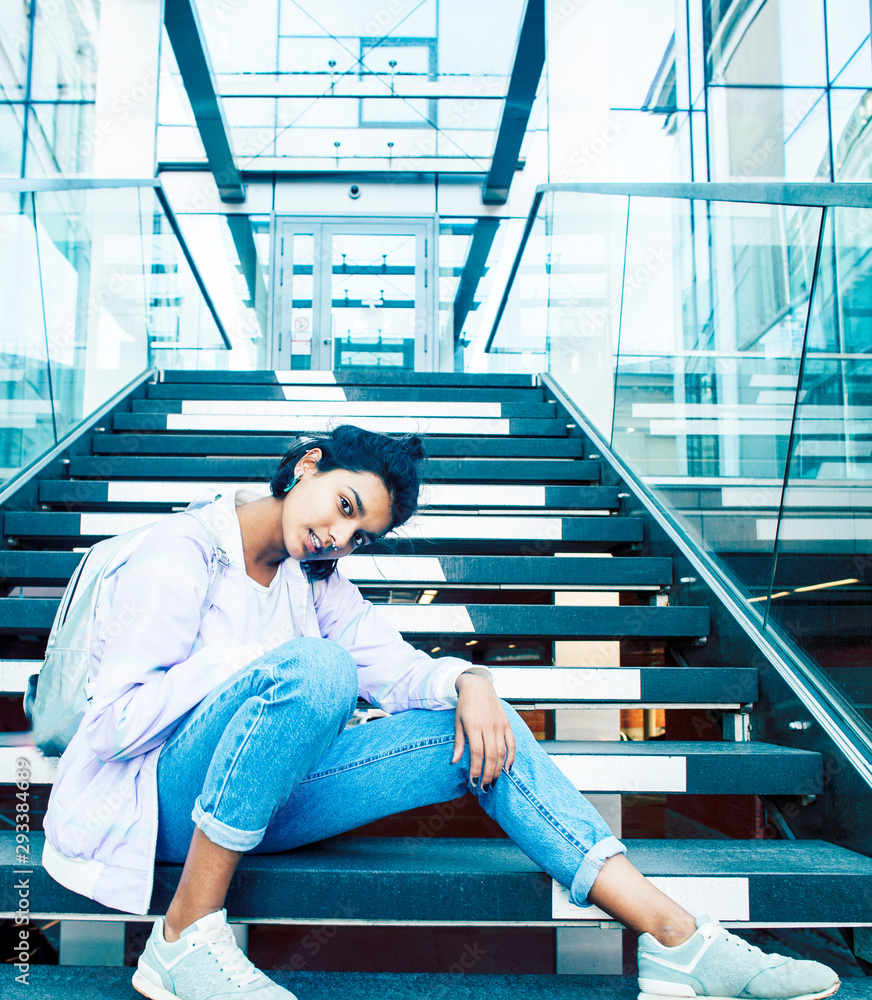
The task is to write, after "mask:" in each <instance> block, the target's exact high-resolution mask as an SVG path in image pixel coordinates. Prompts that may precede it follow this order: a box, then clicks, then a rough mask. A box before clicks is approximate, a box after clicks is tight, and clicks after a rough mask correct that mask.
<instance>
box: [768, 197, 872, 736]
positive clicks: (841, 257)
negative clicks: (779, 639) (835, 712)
mask: <svg viewBox="0 0 872 1000" xmlns="http://www.w3.org/2000/svg"><path fill="white" fill-rule="evenodd" d="M870 238H872V210H869V209H847V208H838V209H835V210H833V209H831V210H829V211H828V212H827V225H826V229H825V233H824V241H823V246H822V252H821V266H820V271H819V274H818V280H817V285H816V288H815V296H814V306H813V313H812V317H811V321H810V324H809V342H810V344H811V343H812V342H814V343H815V344H818V345H828V346H827V347H826V349H827V350H829V351H831V352H837V353H838V354H839V355H840V357H825V358H821V357H818V356H815V354H813V353H812V354H809V356H808V358H807V360H806V363H805V367H804V369H803V375H802V384H801V386H800V395H799V402H798V407H797V416H796V425H795V430H794V446H793V453H792V455H791V463H790V476H789V480H788V488H787V490H786V492H785V496H784V507H783V512H782V516H781V520H780V522H779V523H778V526H777V527H778V562H777V567H776V574H775V580H774V587H773V593H772V600H771V610H770V615H771V619H772V621H773V622H775V623H776V624H777V625H778V626H780V627H781V628H782V629H784V630H785V631H786V632H787V633H788V634H789V635H790V636H791V637H792V638H793V639H794V640H795V641H797V642H798V643H799V644H800V645H801V646H803V647H804V648H805V649H806V650H808V652H809V653H810V654H811V655H812V656H813V657H814V658H815V659H816V660H817V662H818V663H820V664H821V665H822V666H823V667H824V669H825V670H826V671H827V673H828V674H829V675H830V676H831V677H832V678H833V679H834V680H835V681H836V683H837V684H839V685H840V686H841V687H842V689H843V690H844V691H845V692H846V693H847V694H848V695H849V696H850V697H851V698H852V699H854V700H855V702H856V703H857V704H858V707H860V708H861V709H862V710H863V711H865V713H866V715H867V717H868V718H870V719H872V681H870V678H872V671H870V669H869V667H870V665H872V648H870V645H869V635H870V633H872V607H870V604H869V600H868V591H869V586H870V583H872V568H870V567H872V559H870V553H872V408H870V406H869V401H870V399H872V361H870V360H869V359H868V358H867V357H862V356H859V355H858V353H857V352H864V353H865V352H867V351H868V346H869V338H868V323H869V311H870V310H869V303H870V301H872V275H870V271H869V265H868V253H869V246H870ZM861 329H862V330H863V331H864V333H863V334H861V332H860V331H861ZM767 530H769V531H770V533H772V534H774V533H775V524H774V521H770V522H768V524H767Z"/></svg>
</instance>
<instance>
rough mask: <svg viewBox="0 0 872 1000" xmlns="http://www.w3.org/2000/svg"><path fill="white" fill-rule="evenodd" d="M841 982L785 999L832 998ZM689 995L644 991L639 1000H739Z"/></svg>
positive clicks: (665, 984) (817, 999)
mask: <svg viewBox="0 0 872 1000" xmlns="http://www.w3.org/2000/svg"><path fill="white" fill-rule="evenodd" d="M669 985H670V984H669V983H663V986H664V988H666V989H668V988H669ZM841 985H842V984H841V982H838V983H836V985H835V986H831V987H830V988H829V989H827V990H824V992H823V993H802V994H799V995H798V996H795V997H785V998H784V1000H825V998H826V997H831V996H832V995H833V994H834V993H835V992H836V991H837V990H838V989H839V987H840V986H841ZM685 988H686V989H687V990H689V992H688V993H646V992H645V991H644V990H643V991H642V992H641V993H640V994H639V996H638V998H637V1000H739V998H738V997H713V996H706V995H704V994H700V993H695V992H694V990H693V987H691V986H688V987H685Z"/></svg>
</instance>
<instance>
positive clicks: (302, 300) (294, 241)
mask: <svg viewBox="0 0 872 1000" xmlns="http://www.w3.org/2000/svg"><path fill="white" fill-rule="evenodd" d="M288 253H290V260H289V261H287V262H286V265H285V267H286V273H287V268H290V270H291V273H292V281H291V312H290V317H289V324H288V328H287V331H284V330H283V331H281V332H280V334H279V351H281V350H282V343H281V338H282V336H288V334H290V338H291V368H311V367H312V336H313V334H314V330H315V323H314V312H313V308H314V298H315V291H314V284H313V282H314V265H315V237H314V236H313V235H312V234H311V233H294V234H293V235H292V236H291V237H290V240H286V242H285V254H286V255H287V254H288Z"/></svg>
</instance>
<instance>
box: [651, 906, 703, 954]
mask: <svg viewBox="0 0 872 1000" xmlns="http://www.w3.org/2000/svg"><path fill="white" fill-rule="evenodd" d="M650 933H651V934H652V935H653V936H654V937H655V938H656V939H657V940H658V941H659V942H660V944H662V945H663V947H664V948H677V947H678V946H679V945H682V944H684V942H685V941H687V940H689V939H690V938H691V937H693V935H694V934H695V933H696V920H694V918H693V917H692V916H690V914H687V916H686V917H681V918H679V919H676V920H670V921H663V923H662V924H661V925H660V927H658V928H657V930H655V931H651V932H650Z"/></svg>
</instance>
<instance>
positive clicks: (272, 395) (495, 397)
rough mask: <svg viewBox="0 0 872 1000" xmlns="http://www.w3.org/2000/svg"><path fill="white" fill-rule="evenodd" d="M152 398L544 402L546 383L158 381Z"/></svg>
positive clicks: (149, 390) (150, 389) (150, 392)
mask: <svg viewBox="0 0 872 1000" xmlns="http://www.w3.org/2000/svg"><path fill="white" fill-rule="evenodd" d="M147 398H148V399H215V400H217V399H300V400H307V399H322V400H325V401H327V400H347V401H348V402H362V401H367V400H379V401H381V402H387V401H388V400H396V401H397V402H407V401H417V402H440V403H441V402H452V403H453V402H458V403H528V402H529V403H542V402H544V401H545V399H546V396H545V390H544V388H543V387H542V386H531V385H528V386H433V385H426V386H425V385H417V386H399V385H396V386H386V385H345V386H341V385H320V386H319V385H254V384H249V385H240V384H236V383H233V382H209V383H202V384H197V383H195V382H158V383H157V384H155V385H149V386H148V388H147Z"/></svg>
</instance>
